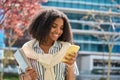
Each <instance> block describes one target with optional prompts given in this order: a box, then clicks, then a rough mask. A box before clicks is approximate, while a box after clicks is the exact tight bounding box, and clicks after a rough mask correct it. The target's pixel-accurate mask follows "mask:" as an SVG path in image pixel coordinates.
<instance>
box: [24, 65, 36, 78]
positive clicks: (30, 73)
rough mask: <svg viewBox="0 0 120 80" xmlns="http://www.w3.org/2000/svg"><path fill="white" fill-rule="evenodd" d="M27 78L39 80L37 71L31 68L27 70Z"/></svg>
mask: <svg viewBox="0 0 120 80" xmlns="http://www.w3.org/2000/svg"><path fill="white" fill-rule="evenodd" d="M25 78H28V79H27V80H35V79H37V72H36V71H35V69H34V68H31V67H28V68H26V72H25Z"/></svg>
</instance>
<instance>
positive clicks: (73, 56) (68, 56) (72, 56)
mask: <svg viewBox="0 0 120 80" xmlns="http://www.w3.org/2000/svg"><path fill="white" fill-rule="evenodd" d="M77 55H78V54H77V53H71V54H66V55H65V57H64V60H62V61H63V62H64V63H66V64H67V65H68V66H72V65H73V64H74V62H75V61H76V57H77Z"/></svg>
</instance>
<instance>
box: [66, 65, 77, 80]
mask: <svg viewBox="0 0 120 80" xmlns="http://www.w3.org/2000/svg"><path fill="white" fill-rule="evenodd" d="M65 80H76V76H75V74H74V66H68V67H67V75H66V79H65Z"/></svg>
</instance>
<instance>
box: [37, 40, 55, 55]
mask: <svg viewBox="0 0 120 80" xmlns="http://www.w3.org/2000/svg"><path fill="white" fill-rule="evenodd" d="M52 45H53V42H51V43H50V42H44V43H42V44H39V46H40V48H41V49H42V50H43V51H44V53H49V49H50V47H51V46H52Z"/></svg>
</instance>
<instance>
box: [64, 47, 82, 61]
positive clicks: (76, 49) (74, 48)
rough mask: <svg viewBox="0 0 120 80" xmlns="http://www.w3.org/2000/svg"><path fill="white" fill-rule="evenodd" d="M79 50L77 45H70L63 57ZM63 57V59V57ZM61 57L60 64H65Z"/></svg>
mask: <svg viewBox="0 0 120 80" xmlns="http://www.w3.org/2000/svg"><path fill="white" fill-rule="evenodd" d="M79 49H80V46H78V45H71V46H70V47H69V48H68V49H67V52H66V53H65V56H67V55H68V54H73V53H77V52H78V51H79ZM65 56H64V57H65ZM64 57H63V59H62V62H65V61H66V60H65V58H64Z"/></svg>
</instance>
